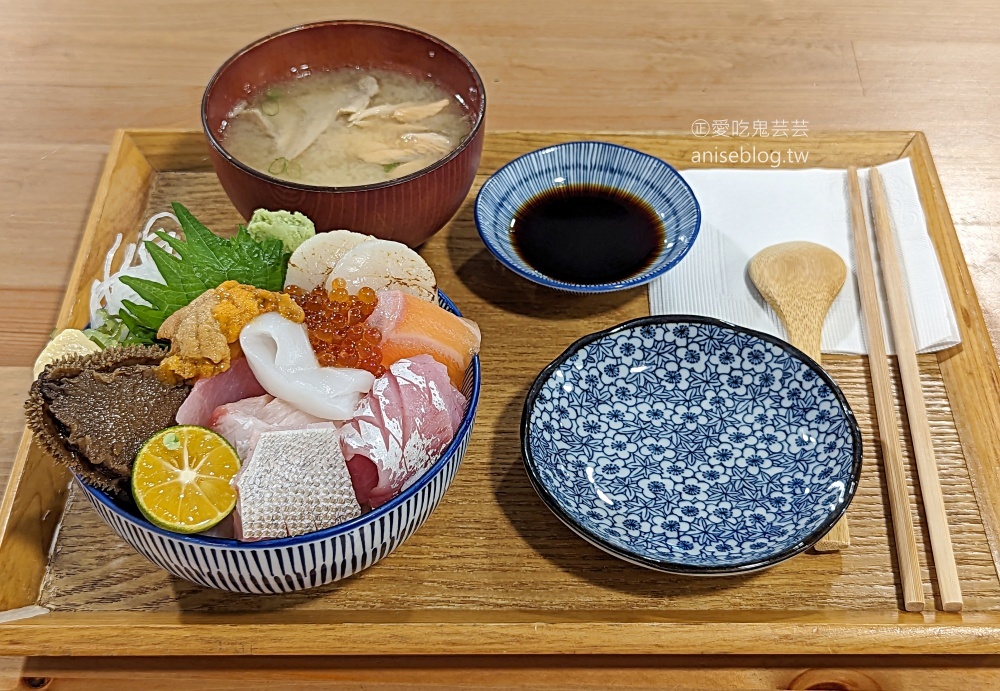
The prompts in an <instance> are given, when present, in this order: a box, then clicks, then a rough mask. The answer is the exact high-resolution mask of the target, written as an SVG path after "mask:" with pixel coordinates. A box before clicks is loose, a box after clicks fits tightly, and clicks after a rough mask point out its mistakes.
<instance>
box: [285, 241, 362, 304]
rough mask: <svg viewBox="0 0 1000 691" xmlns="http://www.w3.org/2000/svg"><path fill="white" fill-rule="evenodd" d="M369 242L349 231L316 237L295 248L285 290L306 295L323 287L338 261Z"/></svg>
mask: <svg viewBox="0 0 1000 691" xmlns="http://www.w3.org/2000/svg"><path fill="white" fill-rule="evenodd" d="M369 239H370V237H369V236H368V235H363V234H361V233H355V232H352V231H350V230H330V231H327V232H325V233H316V235H314V236H313V237H311V238H309V239H308V240H306V241H305V242H303V243H302V244H301V245H299V246H298V248H296V250H295V251H294V252H292V256H291V257H290V258H289V259H288V272H287V273H286V274H285V288H287V287H288V286H293V285H294V286H298V287H299V288H302V289H303V290H305V291H310V290H312V289H313V288H315V287H316V286H321V285H323V284H324V283H325V282H326V278H327V276H329V275H330V272H331V271H332V270H333V267H335V266H336V265H337V262H338V261H340V258H341V257H343V256H344V255H345V254H347V253H348V252H350V251H351V250H352V249H354V248H355V247H357V246H358V245H360V244H361V243H363V242H366V241H367V240H369Z"/></svg>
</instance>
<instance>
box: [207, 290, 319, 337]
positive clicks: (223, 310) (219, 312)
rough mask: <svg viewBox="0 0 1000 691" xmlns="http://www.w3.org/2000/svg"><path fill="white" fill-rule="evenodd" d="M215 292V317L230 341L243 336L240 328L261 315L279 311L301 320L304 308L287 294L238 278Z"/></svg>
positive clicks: (290, 317) (287, 317)
mask: <svg viewBox="0 0 1000 691" xmlns="http://www.w3.org/2000/svg"><path fill="white" fill-rule="evenodd" d="M215 292H216V293H217V294H218V296H219V304H218V305H216V306H215V307H213V308H212V316H213V317H215V319H216V321H218V322H219V327H220V329H221V330H222V335H223V336H225V337H226V340H227V341H229V342H230V343H234V342H235V341H236V339H237V338H239V337H240V331H242V330H243V327H244V326H246V325H247V324H249V323H250V322H252V321H253V320H254V318H256V317H257V316H258V315H261V314H265V313H267V312H277V313H278V314H280V315H281V316H282V317H284V318H285V319H288V320H289V321H293V322H296V323H301V322H302V319H303V318H304V315H303V314H302V309H301V308H300V307H299V306H298V305H297V304H295V302H293V301H292V299H291V298H290V297H289V296H288V295H285V294H284V293H272V292H271V291H270V290H262V289H260V288H255V287H253V286H248V285H243V284H242V283H237V282H236V281H226V282H225V283H223V284H222V285H220V286H219V287H218V288H216V289H215Z"/></svg>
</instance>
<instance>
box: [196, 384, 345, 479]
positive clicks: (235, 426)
mask: <svg viewBox="0 0 1000 691" xmlns="http://www.w3.org/2000/svg"><path fill="white" fill-rule="evenodd" d="M207 426H208V427H210V428H211V429H212V430H214V431H215V432H218V433H219V434H221V435H222V436H223V437H225V439H226V441H228V442H229V443H230V444H232V445H233V447H234V448H235V449H236V455H237V456H239V457H240V459H241V460H242V461H243V462H244V463H246V462H247V461H248V460H249V459H250V457H251V456H253V452H254V448H255V447H256V445H257V442H258V440H259V439H260V435H262V434H264V433H266V432H276V431H279V430H294V429H322V428H326V429H335V425H334V424H333V423H332V422H330V421H328V420H323V419H321V418H318V417H316V416H314V415H310V414H309V413H305V412H303V411H301V410H299V409H298V408H296V407H295V406H293V405H292V404H291V403H288V402H286V401H283V400H281V399H280V398H274V397H273V396H270V395H268V394H264V395H263V396H256V397H254V398H246V399H244V400H242V401H235V402H233V403H228V404H226V405H223V406H219V407H218V408H216V409H215V411H214V412H213V413H212V416H211V418H210V419H209V421H208V425H207Z"/></svg>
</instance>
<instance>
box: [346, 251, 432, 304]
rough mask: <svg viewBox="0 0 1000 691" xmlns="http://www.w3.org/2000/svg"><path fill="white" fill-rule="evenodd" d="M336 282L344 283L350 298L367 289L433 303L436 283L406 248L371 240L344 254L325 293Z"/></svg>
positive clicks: (419, 257)
mask: <svg viewBox="0 0 1000 691" xmlns="http://www.w3.org/2000/svg"><path fill="white" fill-rule="evenodd" d="M338 278H342V279H344V281H345V282H346V283H347V292H349V293H352V294H353V293H357V292H358V290H360V289H361V288H364V287H368V288H371V289H372V290H375V291H379V290H385V289H391V290H399V291H401V292H404V293H409V294H410V295H414V296H416V297H419V298H421V299H423V300H428V301H430V302H434V301H436V300H437V280H436V279H435V278H434V272H433V271H431V267H429V266H428V265H427V262H425V261H424V260H423V258H421V256H420V255H419V254H417V253H416V252H414V251H413V250H411V249H410V248H409V247H407V246H406V245H404V244H402V243H399V242H392V241H391V240H379V239H376V238H371V239H369V240H368V241H367V242H364V243H362V244H360V245H357V246H356V247H354V248H353V249H352V250H351V251H350V252H348V253H347V254H345V255H344V256H343V257H342V258H341V259H340V261H339V262H337V265H336V266H335V267H334V268H333V270H332V271H331V272H330V273H329V275H328V276H327V279H326V288H327V290H330V287H331V285H332V284H333V281H335V280H336V279H338Z"/></svg>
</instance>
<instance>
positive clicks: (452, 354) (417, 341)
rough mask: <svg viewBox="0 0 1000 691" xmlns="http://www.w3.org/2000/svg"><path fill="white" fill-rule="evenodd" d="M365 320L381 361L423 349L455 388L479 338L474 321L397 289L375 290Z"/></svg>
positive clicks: (418, 352) (474, 351) (391, 361)
mask: <svg viewBox="0 0 1000 691" xmlns="http://www.w3.org/2000/svg"><path fill="white" fill-rule="evenodd" d="M265 316H266V315H265ZM258 318H259V317H258ZM365 323H366V324H367V325H368V326H372V327H374V328H376V329H378V330H379V332H381V334H382V364H383V365H385V366H386V367H388V366H389V365H391V364H392V363H394V362H396V361H397V360H400V359H402V358H408V357H412V356H414V355H420V354H421V353H426V354H428V355H431V356H433V357H434V359H435V360H437V361H438V362H440V363H442V364H443V365H445V366H446V367H447V368H448V375H449V376H450V377H451V383H452V384H454V385H455V387H456V388H461V386H462V380H463V379H464V378H465V370H466V369H467V368H468V366H469V363H470V362H472V358H473V357H474V356H475V355H476V353H478V352H479V344H480V342H481V340H482V336H481V335H480V332H479V326H478V325H477V324H476V322H474V321H472V320H470V319H463V318H462V317H457V316H455V315H454V314H452V313H451V312H449V311H448V310H446V309H444V308H442V307H439V306H438V305H436V304H434V303H431V302H427V301H425V300H421V299H420V298H418V297H414V296H413V295H410V294H408V293H403V292H401V291H398V290H382V291H379V292H378V306H377V307H376V308H375V311H374V312H372V315H371V316H370V317H368V320H367V321H366V322H365Z"/></svg>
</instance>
